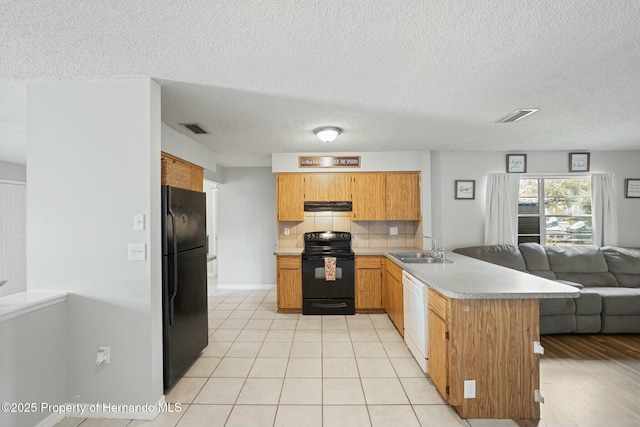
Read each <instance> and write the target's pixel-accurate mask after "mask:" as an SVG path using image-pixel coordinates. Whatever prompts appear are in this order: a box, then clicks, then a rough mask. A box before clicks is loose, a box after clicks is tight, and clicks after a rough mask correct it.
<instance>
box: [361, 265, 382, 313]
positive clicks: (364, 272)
mask: <svg viewBox="0 0 640 427" xmlns="http://www.w3.org/2000/svg"><path fill="white" fill-rule="evenodd" d="M384 259H385V258H384V257H380V256H357V257H356V284H355V286H356V289H355V294H356V301H355V303H356V310H359V311H381V310H382V309H383V308H384V307H383V305H382V266H383V262H384Z"/></svg>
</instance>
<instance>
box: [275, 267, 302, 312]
mask: <svg viewBox="0 0 640 427" xmlns="http://www.w3.org/2000/svg"><path fill="white" fill-rule="evenodd" d="M276 274H277V279H276V287H277V294H278V311H295V312H297V311H301V310H302V257H300V256H299V255H298V256H277V257H276Z"/></svg>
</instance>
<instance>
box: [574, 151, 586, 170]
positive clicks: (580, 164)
mask: <svg viewBox="0 0 640 427" xmlns="http://www.w3.org/2000/svg"><path fill="white" fill-rule="evenodd" d="M569 172H589V153H569Z"/></svg>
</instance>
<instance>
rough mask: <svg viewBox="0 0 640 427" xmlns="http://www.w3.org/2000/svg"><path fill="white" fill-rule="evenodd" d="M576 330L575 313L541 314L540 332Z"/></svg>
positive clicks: (559, 332)
mask: <svg viewBox="0 0 640 427" xmlns="http://www.w3.org/2000/svg"><path fill="white" fill-rule="evenodd" d="M575 330H576V316H574V315H573V314H559V315H556V316H540V334H543V335H547V334H569V333H571V332H574V331H575Z"/></svg>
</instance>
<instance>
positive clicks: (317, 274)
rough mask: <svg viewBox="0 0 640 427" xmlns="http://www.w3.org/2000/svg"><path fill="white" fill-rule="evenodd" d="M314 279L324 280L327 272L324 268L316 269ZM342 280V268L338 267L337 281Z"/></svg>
mask: <svg viewBox="0 0 640 427" xmlns="http://www.w3.org/2000/svg"><path fill="white" fill-rule="evenodd" d="M313 272H314V278H315V279H317V280H324V279H325V277H327V276H326V272H325V269H324V267H316V268H314V269H313ZM340 279H342V268H341V267H336V280H340Z"/></svg>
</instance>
